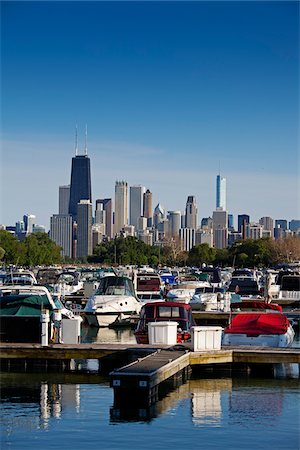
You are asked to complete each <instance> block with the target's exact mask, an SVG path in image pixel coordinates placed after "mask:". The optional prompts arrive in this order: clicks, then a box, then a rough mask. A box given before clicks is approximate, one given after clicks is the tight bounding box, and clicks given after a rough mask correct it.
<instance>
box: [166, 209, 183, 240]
mask: <svg viewBox="0 0 300 450" xmlns="http://www.w3.org/2000/svg"><path fill="white" fill-rule="evenodd" d="M167 218H168V221H169V236H170V237H178V236H179V230H180V227H181V212H180V211H168V217H167Z"/></svg>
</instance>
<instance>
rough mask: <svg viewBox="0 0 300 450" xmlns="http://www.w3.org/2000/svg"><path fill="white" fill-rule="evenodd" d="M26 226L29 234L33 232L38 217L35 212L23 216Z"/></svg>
mask: <svg viewBox="0 0 300 450" xmlns="http://www.w3.org/2000/svg"><path fill="white" fill-rule="evenodd" d="M23 222H24V228H25V231H26V233H27V234H30V233H32V232H33V226H34V225H35V223H36V217H35V216H34V215H33V214H25V215H24V216H23Z"/></svg>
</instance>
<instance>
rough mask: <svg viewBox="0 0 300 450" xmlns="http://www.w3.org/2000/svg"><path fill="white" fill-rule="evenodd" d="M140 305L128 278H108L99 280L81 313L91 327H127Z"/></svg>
mask: <svg viewBox="0 0 300 450" xmlns="http://www.w3.org/2000/svg"><path fill="white" fill-rule="evenodd" d="M141 305H142V304H141V302H140V301H139V300H138V299H137V297H136V294H135V290H134V287H133V283H132V280H131V279H130V278H128V277H125V276H109V277H104V278H102V279H101V280H100V282H99V286H98V289H97V290H96V292H95V293H94V294H93V295H92V296H91V297H90V298H89V299H88V301H87V304H86V306H85V308H84V310H83V313H84V315H85V317H86V320H87V322H88V324H89V325H91V326H96V327H108V326H118V325H127V324H130V318H131V316H132V315H136V314H139V312H140V309H141Z"/></svg>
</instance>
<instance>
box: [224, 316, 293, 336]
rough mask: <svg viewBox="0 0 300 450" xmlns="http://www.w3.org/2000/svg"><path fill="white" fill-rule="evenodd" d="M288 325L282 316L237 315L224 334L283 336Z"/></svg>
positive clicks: (287, 321)
mask: <svg viewBox="0 0 300 450" xmlns="http://www.w3.org/2000/svg"><path fill="white" fill-rule="evenodd" d="M289 325H290V323H289V320H288V318H287V317H286V316H285V315H284V314H280V313H278V314H276V313H264V314H259V313H245V314H243V313H240V314H237V315H236V316H235V317H234V319H233V320H232V323H231V325H230V326H229V327H227V328H225V330H224V333H234V334H247V336H259V335H260V334H285V333H286V331H287V329H288V327H289Z"/></svg>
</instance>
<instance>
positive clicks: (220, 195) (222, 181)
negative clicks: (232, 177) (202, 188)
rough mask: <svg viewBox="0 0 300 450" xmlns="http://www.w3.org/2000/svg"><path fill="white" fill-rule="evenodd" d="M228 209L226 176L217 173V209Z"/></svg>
mask: <svg viewBox="0 0 300 450" xmlns="http://www.w3.org/2000/svg"><path fill="white" fill-rule="evenodd" d="M218 208H222V209H223V210H224V211H226V178H224V177H221V175H217V192H216V209H218Z"/></svg>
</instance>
